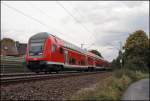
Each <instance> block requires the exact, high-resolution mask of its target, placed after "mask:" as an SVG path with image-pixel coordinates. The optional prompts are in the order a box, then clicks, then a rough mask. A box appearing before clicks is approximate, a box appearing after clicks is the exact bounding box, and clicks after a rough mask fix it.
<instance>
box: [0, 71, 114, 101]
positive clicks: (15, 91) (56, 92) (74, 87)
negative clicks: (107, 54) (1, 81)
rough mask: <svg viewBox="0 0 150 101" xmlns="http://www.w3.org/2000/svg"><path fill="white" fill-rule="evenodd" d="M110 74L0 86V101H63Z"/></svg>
mask: <svg viewBox="0 0 150 101" xmlns="http://www.w3.org/2000/svg"><path fill="white" fill-rule="evenodd" d="M110 75H111V73H110V72H109V73H99V74H91V75H84V76H75V77H69V78H60V79H53V80H43V81H33V82H25V83H18V84H12V85H6V86H4V85H1V100H65V98H68V97H69V96H71V95H72V94H73V93H75V92H77V91H78V90H80V89H82V88H86V87H90V86H92V85H93V84H95V83H97V82H99V81H101V80H102V79H104V78H106V77H108V76H110Z"/></svg>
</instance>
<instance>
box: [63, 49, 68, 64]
mask: <svg viewBox="0 0 150 101" xmlns="http://www.w3.org/2000/svg"><path fill="white" fill-rule="evenodd" d="M64 55H65V64H68V51H67V50H65V54H64Z"/></svg>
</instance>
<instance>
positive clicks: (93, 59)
mask: <svg viewBox="0 0 150 101" xmlns="http://www.w3.org/2000/svg"><path fill="white" fill-rule="evenodd" d="M26 63H27V67H28V69H30V70H31V71H33V72H37V73H38V72H45V73H47V72H49V73H50V72H52V71H55V72H58V71H64V70H95V69H99V68H105V67H106V66H107V65H106V64H107V63H108V62H107V61H105V60H104V59H103V58H100V57H99V56H97V55H95V54H93V53H91V52H88V51H86V50H83V49H81V48H79V47H77V46H75V45H73V44H71V43H69V42H67V41H64V40H62V39H60V38H58V37H56V36H54V35H52V34H49V33H47V32H41V33H37V34H35V35H33V36H32V37H31V38H30V39H29V41H28V46H27V51H26Z"/></svg>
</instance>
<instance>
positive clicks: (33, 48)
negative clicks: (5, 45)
mask: <svg viewBox="0 0 150 101" xmlns="http://www.w3.org/2000/svg"><path fill="white" fill-rule="evenodd" d="M43 47H44V43H42V42H34V43H31V44H30V50H29V54H30V55H42V54H43Z"/></svg>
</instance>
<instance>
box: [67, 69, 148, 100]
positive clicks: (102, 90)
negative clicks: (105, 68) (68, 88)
mask: <svg viewBox="0 0 150 101" xmlns="http://www.w3.org/2000/svg"><path fill="white" fill-rule="evenodd" d="M148 77H149V74H148V73H147V74H145V73H143V72H141V71H133V70H129V69H120V70H116V71H114V72H113V75H112V77H109V78H106V79H104V80H102V81H101V82H99V83H97V84H96V85H94V86H93V87H91V88H85V89H82V90H80V91H78V92H77V93H75V94H74V95H73V96H71V97H70V98H69V99H70V100H120V98H121V96H122V93H123V92H124V90H125V89H126V88H127V87H128V86H129V84H131V83H132V82H135V81H137V80H140V79H143V78H148Z"/></svg>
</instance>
